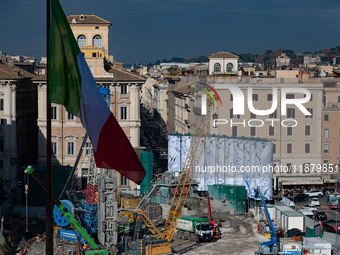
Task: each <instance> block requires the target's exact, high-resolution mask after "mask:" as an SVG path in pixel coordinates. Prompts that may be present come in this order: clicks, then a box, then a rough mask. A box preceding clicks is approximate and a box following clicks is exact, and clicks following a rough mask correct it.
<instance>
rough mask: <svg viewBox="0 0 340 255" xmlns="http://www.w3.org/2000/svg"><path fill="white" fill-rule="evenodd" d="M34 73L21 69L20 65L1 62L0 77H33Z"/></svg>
mask: <svg viewBox="0 0 340 255" xmlns="http://www.w3.org/2000/svg"><path fill="white" fill-rule="evenodd" d="M33 77H34V75H33V74H31V73H29V72H27V71H25V70H24V69H21V68H20V67H17V66H13V65H11V64H10V63H8V64H7V65H6V64H2V63H0V79H23V78H33Z"/></svg>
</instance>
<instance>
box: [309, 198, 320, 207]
mask: <svg viewBox="0 0 340 255" xmlns="http://www.w3.org/2000/svg"><path fill="white" fill-rule="evenodd" d="M310 204H311V205H315V206H320V205H321V204H320V200H319V199H318V198H313V199H312V202H310Z"/></svg>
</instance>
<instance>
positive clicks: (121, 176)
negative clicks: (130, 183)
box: [120, 175, 127, 186]
mask: <svg viewBox="0 0 340 255" xmlns="http://www.w3.org/2000/svg"><path fill="white" fill-rule="evenodd" d="M120 185H122V186H127V178H126V177H125V176H124V175H120Z"/></svg>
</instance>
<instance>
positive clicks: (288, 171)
mask: <svg viewBox="0 0 340 255" xmlns="http://www.w3.org/2000/svg"><path fill="white" fill-rule="evenodd" d="M286 166H287V173H289V174H291V173H292V163H287V164H286Z"/></svg>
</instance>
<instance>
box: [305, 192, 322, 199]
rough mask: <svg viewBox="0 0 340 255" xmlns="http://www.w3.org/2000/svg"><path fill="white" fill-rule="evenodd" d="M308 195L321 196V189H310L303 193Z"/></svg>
mask: <svg viewBox="0 0 340 255" xmlns="http://www.w3.org/2000/svg"><path fill="white" fill-rule="evenodd" d="M305 194H306V195H307V196H308V197H322V196H323V192H322V191H321V190H311V191H309V192H306V193H305Z"/></svg>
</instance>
